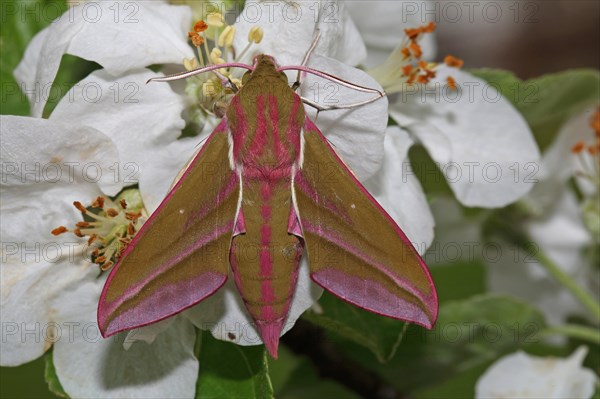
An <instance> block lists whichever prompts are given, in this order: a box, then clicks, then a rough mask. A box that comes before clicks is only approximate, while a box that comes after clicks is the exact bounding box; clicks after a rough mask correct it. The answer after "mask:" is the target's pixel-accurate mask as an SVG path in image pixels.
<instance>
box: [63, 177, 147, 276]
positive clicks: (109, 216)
mask: <svg viewBox="0 0 600 399" xmlns="http://www.w3.org/2000/svg"><path fill="white" fill-rule="evenodd" d="M128 200H129V203H128ZM105 205H106V206H107V209H104V208H105ZM73 206H75V208H76V209H77V210H78V211H80V212H81V214H82V216H83V218H84V220H83V221H79V222H77V223H75V228H74V229H73V231H72V233H73V234H74V235H76V236H77V237H80V238H83V237H86V236H88V240H87V244H88V245H90V246H94V248H93V249H92V252H91V254H92V260H93V262H94V263H96V264H98V265H99V267H100V269H101V270H102V271H105V270H108V269H110V268H111V267H112V266H113V265H114V264H115V262H116V261H117V260H118V258H119V256H120V255H121V254H122V253H123V251H124V250H125V247H126V246H127V245H128V244H129V243H130V242H131V239H132V238H133V236H134V235H135V234H136V232H137V231H139V228H140V227H141V226H142V224H143V219H142V214H143V211H144V210H143V205H142V202H141V197H140V196H139V191H138V190H136V189H130V190H125V191H124V192H123V193H122V194H121V195H119V197H117V199H116V200H115V201H114V202H113V201H112V200H111V199H109V198H105V197H101V196H100V197H97V198H96V199H95V200H94V201H92V203H91V204H90V206H89V207H87V208H86V207H85V206H83V204H82V203H81V202H79V201H75V202H74V203H73ZM126 209H127V210H128V211H126ZM68 231H69V229H67V228H66V227H64V226H59V227H57V228H55V229H53V230H52V234H53V235H59V234H63V233H65V232H68Z"/></svg>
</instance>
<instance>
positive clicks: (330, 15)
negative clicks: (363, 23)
mask: <svg viewBox="0 0 600 399" xmlns="http://www.w3.org/2000/svg"><path fill="white" fill-rule="evenodd" d="M319 10H320V11H319ZM317 21H318V22H317ZM253 26H260V27H261V28H262V29H263V30H264V38H263V40H262V41H261V42H260V43H259V44H258V45H257V44H253V45H252V47H251V51H250V52H249V53H248V55H247V56H245V57H244V59H242V60H241V61H242V62H246V63H251V61H252V57H253V56H254V55H257V54H269V55H272V56H274V57H275V59H276V60H277V62H278V63H279V64H280V65H299V64H300V63H301V62H302V59H303V58H304V54H305V53H306V51H307V50H308V48H309V47H310V44H311V42H312V38H313V32H314V31H315V28H316V27H317V26H318V27H319V29H320V30H321V38H320V39H319V43H318V45H317V47H316V49H315V51H314V54H319V55H324V56H328V57H332V58H336V59H338V60H340V61H341V62H343V63H346V64H349V65H357V64H359V63H360V62H361V61H362V60H363V59H364V58H365V56H366V48H365V45H364V43H363V41H362V38H361V37H360V34H359V33H358V30H357V29H356V26H355V25H354V23H353V22H352V19H351V18H350V16H349V14H348V11H347V10H346V8H345V3H344V2H339V1H337V0H334V1H329V0H328V1H320V2H299V3H297V2H292V3H290V2H283V1H264V2H263V1H247V2H246V3H245V6H244V10H243V11H242V14H241V15H240V17H239V21H238V22H237V23H236V24H235V27H236V35H235V39H234V42H233V45H234V48H235V49H236V53H237V54H240V52H241V51H242V50H243V49H244V48H245V47H246V45H247V44H248V32H249V31H250V29H251V28H252V27H253Z"/></svg>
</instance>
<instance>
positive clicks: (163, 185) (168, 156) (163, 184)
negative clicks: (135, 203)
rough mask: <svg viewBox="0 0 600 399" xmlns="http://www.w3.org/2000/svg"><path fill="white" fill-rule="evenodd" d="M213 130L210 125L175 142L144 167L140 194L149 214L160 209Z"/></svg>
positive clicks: (164, 148)
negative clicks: (180, 174)
mask: <svg viewBox="0 0 600 399" xmlns="http://www.w3.org/2000/svg"><path fill="white" fill-rule="evenodd" d="M212 129H213V125H212V123H209V124H207V125H206V126H205V129H204V130H203V131H202V133H201V134H200V135H198V136H196V137H189V138H182V139H180V140H175V141H174V142H172V143H170V144H168V145H167V146H165V147H163V148H162V149H161V150H160V152H158V153H156V154H155V155H154V156H153V157H152V162H151V163H148V164H147V165H146V166H145V167H144V173H143V174H142V175H141V176H140V192H141V193H142V198H143V200H144V206H145V207H146V210H148V212H150V213H152V212H154V210H155V209H156V208H158V205H160V203H161V201H162V200H163V199H164V198H165V196H166V195H167V193H168V192H169V189H170V188H171V187H172V186H173V183H174V181H175V177H176V176H177V175H178V173H179V172H180V171H181V169H182V168H183V167H184V166H185V165H186V163H187V162H189V161H190V160H191V159H192V157H193V156H194V154H195V153H196V152H197V151H199V150H200V149H201V148H202V145H203V144H204V140H205V139H206V137H207V136H208V134H210V133H211V131H212Z"/></svg>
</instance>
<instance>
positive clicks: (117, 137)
mask: <svg viewBox="0 0 600 399" xmlns="http://www.w3.org/2000/svg"><path fill="white" fill-rule="evenodd" d="M156 76H162V75H161V74H157V73H154V72H152V71H150V70H147V69H143V70H139V71H136V72H133V73H131V74H128V75H125V76H123V77H120V78H118V79H115V78H113V77H112V76H111V75H109V74H108V73H107V72H106V71H105V70H99V71H95V72H93V73H91V74H90V75H89V76H88V77H86V78H85V79H84V80H82V81H81V82H79V83H78V84H77V85H76V86H75V87H74V88H73V89H71V90H70V91H69V92H68V93H67V94H66V95H65V97H64V98H63V99H62V100H61V101H60V103H59V104H58V105H57V107H56V109H55V110H54V112H53V113H52V115H51V116H50V120H56V121H69V122H70V123H76V124H81V125H85V126H90V127H94V128H96V129H98V130H101V131H102V132H103V133H104V134H106V135H107V136H108V137H110V138H111V139H112V141H113V142H114V143H115V144H116V145H117V148H118V149H119V155H120V158H121V160H122V163H121V164H119V165H117V167H118V168H119V171H120V177H121V178H122V179H123V180H124V181H125V183H126V184H134V183H136V182H137V181H138V179H139V176H140V174H142V173H143V170H144V168H145V167H148V165H151V164H153V163H154V162H155V159H154V158H155V157H156V154H158V153H159V152H160V151H162V150H163V147H164V146H166V145H168V144H169V143H171V142H173V141H174V140H175V139H176V138H177V137H179V135H180V134H181V130H182V129H183V128H184V126H185V121H184V120H183V119H182V117H181V112H182V111H183V109H184V106H185V103H184V99H183V97H181V96H179V95H177V94H176V93H175V92H173V90H171V88H170V87H169V85H168V84H165V83H149V84H146V81H147V80H148V79H150V78H152V77H156ZM113 168H114V166H113Z"/></svg>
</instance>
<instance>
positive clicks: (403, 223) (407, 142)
mask: <svg viewBox="0 0 600 399" xmlns="http://www.w3.org/2000/svg"><path fill="white" fill-rule="evenodd" d="M412 144H413V141H412V140H411V138H410V137H409V135H408V133H406V132H405V131H404V130H402V129H401V128H399V127H398V126H390V127H389V128H388V129H387V133H386V137H385V157H384V161H383V165H382V167H381V169H380V170H379V171H378V172H377V173H376V174H375V175H374V176H372V177H371V178H369V179H368V180H367V181H365V187H366V188H367V189H368V190H369V192H370V193H371V194H372V195H373V196H374V197H375V199H376V200H377V202H379V203H380V204H381V206H383V208H384V209H385V210H386V211H387V212H388V213H389V214H390V216H391V217H392V218H393V219H394V220H395V221H396V223H398V226H400V228H401V229H402V231H404V233H405V234H406V236H407V237H408V239H409V240H410V241H411V242H412V243H413V245H414V246H415V248H416V249H417V250H418V251H419V253H421V254H423V253H425V251H426V250H427V248H429V246H430V245H431V242H432V241H433V227H434V225H435V222H434V220H433V215H432V214H431V210H430V209H429V204H428V203H427V199H426V198H425V193H424V192H423V188H422V187H421V184H420V183H419V181H418V180H417V178H416V177H415V175H414V173H413V172H412V168H411V165H410V160H409V159H408V157H407V155H408V150H409V148H410V147H411V146H412Z"/></svg>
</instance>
